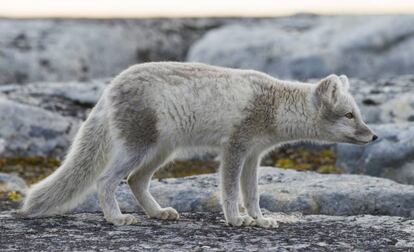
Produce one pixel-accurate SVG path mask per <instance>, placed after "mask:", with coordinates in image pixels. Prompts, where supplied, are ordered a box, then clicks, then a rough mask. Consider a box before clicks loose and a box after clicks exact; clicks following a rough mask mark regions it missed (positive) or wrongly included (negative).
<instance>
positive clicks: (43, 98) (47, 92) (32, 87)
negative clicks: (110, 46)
mask: <svg viewBox="0 0 414 252" xmlns="http://www.w3.org/2000/svg"><path fill="white" fill-rule="evenodd" d="M109 82H110V79H97V80H91V81H85V82H75V81H72V82H40V83H28V84H24V85H18V84H9V85H3V86H0V94H3V95H4V96H5V97H7V98H8V99H9V100H13V101H16V102H19V103H21V104H25V105H29V106H34V107H39V108H42V109H45V110H48V111H51V112H54V113H58V114H60V115H62V116H65V117H75V118H78V119H82V120H84V119H85V118H86V116H87V114H88V112H89V111H90V109H91V108H92V107H93V106H95V104H96V102H97V101H98V99H99V98H100V96H101V94H102V92H103V90H104V88H105V86H106V85H107V84H108V83H109Z"/></svg>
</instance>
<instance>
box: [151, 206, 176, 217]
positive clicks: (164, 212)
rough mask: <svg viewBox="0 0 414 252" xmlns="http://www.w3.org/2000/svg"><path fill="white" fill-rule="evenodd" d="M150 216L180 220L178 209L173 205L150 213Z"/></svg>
mask: <svg viewBox="0 0 414 252" xmlns="http://www.w3.org/2000/svg"><path fill="white" fill-rule="evenodd" d="M150 218H154V219H160V220H178V219H179V218H180V215H179V214H178V212H177V210H175V209H174V208H172V207H166V208H161V209H160V210H159V211H157V212H156V213H154V214H151V215H150Z"/></svg>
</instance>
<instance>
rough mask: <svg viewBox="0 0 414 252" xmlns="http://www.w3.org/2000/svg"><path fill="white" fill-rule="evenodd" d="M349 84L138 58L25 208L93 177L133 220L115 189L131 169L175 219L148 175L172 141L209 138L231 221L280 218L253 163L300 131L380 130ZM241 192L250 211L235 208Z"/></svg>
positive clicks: (51, 201) (262, 222)
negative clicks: (264, 208)
mask: <svg viewBox="0 0 414 252" xmlns="http://www.w3.org/2000/svg"><path fill="white" fill-rule="evenodd" d="M348 88H349V82H348V79H347V77H346V76H344V75H341V76H339V77H338V76H336V75H330V76H328V77H326V78H324V79H322V80H321V81H320V82H319V83H317V84H316V85H311V84H307V83H300V82H288V81H282V80H278V79H275V78H273V77H271V76H269V75H266V74H264V73H261V72H257V71H253V70H240V69H231V68H224V67H216V66H210V65H205V64H199V63H178V62H158V63H155V62H154V63H145V64H138V65H134V66H132V67H130V68H129V69H127V70H125V71H124V72H122V73H121V74H119V75H118V76H117V77H116V78H115V79H114V80H113V81H112V83H111V84H110V85H109V86H108V87H107V88H106V89H105V91H104V93H103V95H102V97H101V98H100V100H99V102H98V103H97V105H96V106H95V107H94V108H93V110H92V112H91V113H90V115H89V117H88V118H87V120H86V121H85V122H84V123H83V125H82V126H81V128H80V130H79V132H78V134H77V136H76V138H75V140H74V142H73V144H72V147H71V148H70V151H69V153H68V155H67V157H66V159H65V160H64V162H63V164H62V165H61V166H60V167H59V168H58V169H57V170H56V171H55V172H54V173H53V174H52V175H50V176H49V177H47V178H46V179H44V180H43V181H41V182H39V183H38V184H36V185H34V186H33V187H31V188H30V190H29V193H28V195H27V198H26V200H25V202H24V204H23V207H22V209H21V213H22V214H23V215H25V216H28V217H35V216H49V215H52V214H58V213H63V212H65V211H68V210H70V209H71V208H73V207H75V206H76V205H77V204H78V203H80V202H81V200H82V198H84V196H85V195H86V194H87V193H88V192H89V191H90V189H91V188H93V187H94V185H96V186H97V190H98V197H99V201H100V205H101V207H102V210H103V213H104V217H105V219H106V220H107V221H108V222H110V223H113V224H116V225H127V224H132V223H136V222H137V220H136V218H135V217H134V216H133V215H130V214H122V213H121V211H120V209H119V206H118V203H117V201H116V199H115V194H114V193H115V189H116V187H117V186H118V184H119V182H120V181H121V180H122V179H123V178H124V177H126V176H128V184H129V186H130V188H131V189H132V192H133V194H134V196H135V198H136V200H137V202H138V203H139V205H140V206H141V207H142V208H143V209H144V211H145V212H146V214H147V215H148V216H149V217H152V218H159V219H164V220H176V219H178V218H179V214H178V213H177V211H176V210H175V209H173V208H171V207H166V208H162V207H161V206H160V205H159V204H158V203H157V202H156V201H155V199H154V198H153V197H152V196H151V194H150V192H149V184H150V180H151V177H152V175H153V174H154V172H155V171H156V170H157V169H158V168H160V167H161V166H163V165H164V164H165V163H167V162H168V161H169V160H171V158H172V157H173V156H174V153H176V152H177V151H178V150H182V149H186V148H194V147H206V146H207V147H213V148H217V149H218V150H220V153H221V155H220V156H221V160H222V161H221V167H220V175H221V182H220V184H221V201H222V206H223V211H224V216H225V219H226V221H227V223H228V224H230V225H233V226H251V225H256V226H260V227H266V228H269V227H276V226H277V223H276V221H275V220H273V219H272V218H269V217H264V216H263V214H262V212H261V210H260V206H259V193H258V189H257V167H258V165H259V162H260V159H261V157H262V156H263V155H264V153H266V152H267V151H269V150H271V149H272V147H274V146H277V145H281V144H283V143H288V142H296V141H302V140H305V141H323V142H346V143H354V144H366V143H369V142H371V141H374V140H375V139H376V138H377V136H376V135H375V134H374V133H373V132H372V130H371V129H369V128H368V127H367V125H366V124H365V123H364V122H363V120H362V118H361V114H360V111H359V109H358V107H357V105H356V103H355V101H354V99H353V98H352V96H351V95H350V93H349V92H348ZM240 189H241V190H240ZM239 191H241V195H242V197H241V199H242V201H243V203H244V207H245V208H246V210H247V214H246V215H241V214H240V212H239V207H238V202H239Z"/></svg>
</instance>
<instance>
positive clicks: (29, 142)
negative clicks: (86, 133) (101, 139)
mask: <svg viewBox="0 0 414 252" xmlns="http://www.w3.org/2000/svg"><path fill="white" fill-rule="evenodd" d="M0 122H1V127H0V139H1V142H2V143H3V144H2V145H3V148H1V149H2V152H1V153H0V155H3V156H7V155H12V156H36V155H46V156H59V155H63V153H64V151H65V150H66V148H67V147H68V146H69V144H70V142H71V139H72V138H73V136H74V134H75V133H76V131H77V130H78V128H79V126H80V121H79V120H76V119H73V118H70V117H64V116H61V115H59V114H58V113H54V112H50V111H46V110H44V109H42V108H38V107H33V106H29V105H25V104H21V103H18V102H15V101H11V100H8V99H6V98H4V97H0Z"/></svg>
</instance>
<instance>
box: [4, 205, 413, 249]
mask: <svg viewBox="0 0 414 252" xmlns="http://www.w3.org/2000/svg"><path fill="white" fill-rule="evenodd" d="M280 216H281V217H282V218H278V219H282V220H281V221H280V226H279V228H277V229H273V230H266V229H260V228H246V227H244V228H240V227H229V226H227V225H225V224H224V223H223V221H222V220H223V216H222V214H219V213H212V212H207V213H200V212H197V213H183V214H182V215H181V218H180V220H178V221H160V220H155V219H148V218H146V217H145V216H143V215H138V218H139V223H138V224H136V225H130V226H121V227H119V226H118V227H117V226H113V225H110V224H107V223H106V222H105V220H104V219H103V216H102V214H91V213H88V214H74V215H70V216H64V217H53V218H39V219H18V218H14V217H13V216H12V215H10V213H9V212H2V213H0V223H2V225H0V232H1V235H0V239H1V243H0V250H2V251H10V250H25V249H27V250H33V251H56V250H71V251H74V250H76V251H79V250H82V251H85V250H88V251H90V250H93V251H95V250H117V251H118V250H120V251H122V250H126V251H144V250H145V251H258V250H259V251H276V250H277V251H321V250H323V251H325V250H326V251H350V250H352V251H354V250H358V251H359V250H363V251H367V250H368V251H390V250H398V249H399V250H409V249H410V248H412V247H413V246H414V243H413V240H414V229H413V228H412V227H413V225H414V221H413V220H408V219H405V218H401V217H388V216H369V215H364V216H350V217H332V216H323V215H311V216H305V217H300V216H299V217H297V216H293V218H288V220H287V221H286V218H285V217H286V216H284V215H278V216H274V217H280ZM288 217H289V216H288Z"/></svg>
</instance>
